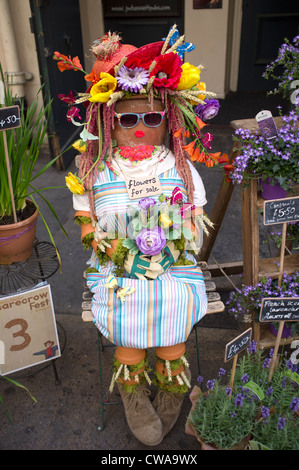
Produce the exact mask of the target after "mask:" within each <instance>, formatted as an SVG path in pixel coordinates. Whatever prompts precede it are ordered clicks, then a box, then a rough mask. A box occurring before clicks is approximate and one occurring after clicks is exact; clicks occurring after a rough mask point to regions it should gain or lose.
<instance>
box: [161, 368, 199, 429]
mask: <svg viewBox="0 0 299 470" xmlns="http://www.w3.org/2000/svg"><path fill="white" fill-rule="evenodd" d="M185 375H186V377H187V379H188V380H189V382H190V381H191V372H190V370H189V369H186V370H185ZM184 398H185V393H173V392H171V391H165V388H164V389H160V390H159V391H158V393H157V395H156V396H155V399H154V401H153V407H154V409H155V411H156V413H157V415H158V416H159V418H160V419H161V421H162V424H163V431H164V436H166V434H168V433H169V431H171V429H172V428H173V426H174V425H175V423H176V421H177V419H178V417H179V415H180V412H181V408H182V405H183V401H184Z"/></svg>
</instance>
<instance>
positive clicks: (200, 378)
mask: <svg viewBox="0 0 299 470" xmlns="http://www.w3.org/2000/svg"><path fill="white" fill-rule="evenodd" d="M197 382H198V383H199V384H201V383H203V377H202V376H201V375H199V376H198V377H197Z"/></svg>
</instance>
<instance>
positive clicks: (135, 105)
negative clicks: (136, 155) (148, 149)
mask: <svg viewBox="0 0 299 470" xmlns="http://www.w3.org/2000/svg"><path fill="white" fill-rule="evenodd" d="M150 111H164V105H163V103H162V101H160V100H154V107H153V108H151V105H150V103H149V102H148V99H147V98H137V99H130V100H123V101H118V102H117V103H116V105H115V112H116V113H147V112H150ZM166 129H167V120H166V116H164V119H163V121H162V123H161V124H160V126H158V127H147V126H145V125H144V124H143V122H142V119H140V120H139V122H138V124H137V125H136V126H135V127H133V128H131V129H124V128H123V127H121V126H120V124H119V122H118V119H117V118H115V121H114V129H113V130H112V133H111V135H112V138H113V139H115V140H116V141H117V145H118V147H126V146H128V147H135V146H138V145H163V144H164V143H165V137H166Z"/></svg>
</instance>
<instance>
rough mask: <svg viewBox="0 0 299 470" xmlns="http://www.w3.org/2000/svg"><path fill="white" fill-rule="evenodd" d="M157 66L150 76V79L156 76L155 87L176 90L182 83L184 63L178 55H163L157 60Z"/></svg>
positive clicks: (171, 53)
mask: <svg viewBox="0 0 299 470" xmlns="http://www.w3.org/2000/svg"><path fill="white" fill-rule="evenodd" d="M155 61H156V65H155V67H154V69H153V70H152V72H151V74H150V78H151V77H152V76H155V77H156V78H155V80H154V86H155V87H157V88H161V87H165V88H169V89H170V90H175V89H176V88H177V86H178V84H179V82H180V78H181V74H182V69H181V64H182V61H181V59H180V57H179V56H178V54H175V53H174V52H170V53H169V54H163V55H160V56H158V57H156V59H155Z"/></svg>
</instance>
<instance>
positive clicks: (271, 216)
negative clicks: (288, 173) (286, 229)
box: [264, 196, 299, 225]
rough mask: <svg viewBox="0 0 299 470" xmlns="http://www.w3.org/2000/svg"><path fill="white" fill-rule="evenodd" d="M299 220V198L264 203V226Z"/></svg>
mask: <svg viewBox="0 0 299 470" xmlns="http://www.w3.org/2000/svg"><path fill="white" fill-rule="evenodd" d="M297 220H299V196H297V197H289V198H285V199H272V200H271V201H265V202H264V225H272V224H281V223H285V222H295V221H297Z"/></svg>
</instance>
